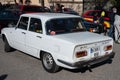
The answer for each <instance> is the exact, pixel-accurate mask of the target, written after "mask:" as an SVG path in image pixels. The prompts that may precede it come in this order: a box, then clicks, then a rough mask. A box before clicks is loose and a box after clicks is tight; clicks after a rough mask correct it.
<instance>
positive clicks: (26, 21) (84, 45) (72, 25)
mask: <svg viewBox="0 0 120 80" xmlns="http://www.w3.org/2000/svg"><path fill="white" fill-rule="evenodd" d="M1 34H2V39H3V41H4V43H5V51H6V52H9V51H12V49H17V50H20V51H22V52H24V53H27V54H29V55H32V56H34V57H37V58H40V59H41V61H42V65H43V67H44V68H45V70H46V71H48V72H50V73H54V72H57V71H58V70H59V68H60V67H65V68H68V69H76V68H80V67H85V66H89V65H93V64H96V63H99V62H102V61H104V60H107V59H111V58H113V56H114V54H115V53H114V52H113V39H112V38H110V37H107V36H103V35H99V34H95V33H90V32H87V31H86V30H85V28H84V26H83V23H82V21H81V17H80V16H76V15H70V14H62V13H32V14H23V15H21V16H20V19H19V21H18V23H17V25H16V26H15V27H12V28H4V29H2V33H1Z"/></svg>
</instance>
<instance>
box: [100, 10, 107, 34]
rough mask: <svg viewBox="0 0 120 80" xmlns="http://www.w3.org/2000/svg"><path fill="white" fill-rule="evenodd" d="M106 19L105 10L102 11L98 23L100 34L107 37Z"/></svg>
mask: <svg viewBox="0 0 120 80" xmlns="http://www.w3.org/2000/svg"><path fill="white" fill-rule="evenodd" d="M104 17H105V10H102V12H101V16H100V18H99V19H98V23H99V25H100V26H99V34H103V35H106V33H107V29H106V27H105V26H104Z"/></svg>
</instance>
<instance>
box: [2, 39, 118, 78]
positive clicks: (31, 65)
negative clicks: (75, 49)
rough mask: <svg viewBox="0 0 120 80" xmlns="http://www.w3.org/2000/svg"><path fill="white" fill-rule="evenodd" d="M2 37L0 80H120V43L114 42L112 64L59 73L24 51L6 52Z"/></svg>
mask: <svg viewBox="0 0 120 80" xmlns="http://www.w3.org/2000/svg"><path fill="white" fill-rule="evenodd" d="M3 46H4V44H3V42H2V40H1V39H0V80H120V44H115V43H114V52H116V55H115V57H114V59H113V61H112V63H111V64H108V63H107V62H104V63H101V64H98V65H94V66H92V69H91V71H90V70H88V69H87V68H84V69H77V70H68V69H62V70H61V71H59V72H57V73H52V74H51V73H48V72H46V71H45V70H44V69H43V67H42V64H41V61H40V60H38V59H36V58H33V57H31V56H28V55H26V54H24V53H22V52H19V51H14V52H10V53H6V52H4V47H3Z"/></svg>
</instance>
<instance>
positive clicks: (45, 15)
mask: <svg viewBox="0 0 120 80" xmlns="http://www.w3.org/2000/svg"><path fill="white" fill-rule="evenodd" d="M21 16H27V17H37V18H43V19H52V18H68V17H69V18H70V17H80V16H76V15H71V14H63V13H28V14H22V15H21Z"/></svg>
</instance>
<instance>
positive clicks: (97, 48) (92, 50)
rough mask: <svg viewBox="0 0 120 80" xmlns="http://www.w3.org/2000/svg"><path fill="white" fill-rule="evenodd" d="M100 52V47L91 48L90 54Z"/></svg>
mask: <svg viewBox="0 0 120 80" xmlns="http://www.w3.org/2000/svg"><path fill="white" fill-rule="evenodd" d="M99 50H100V49H99V47H94V48H91V50H90V53H94V52H98V51H99Z"/></svg>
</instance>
